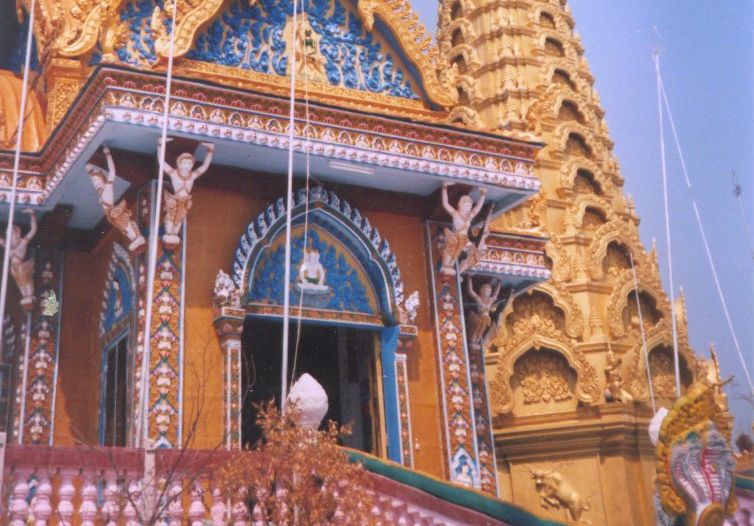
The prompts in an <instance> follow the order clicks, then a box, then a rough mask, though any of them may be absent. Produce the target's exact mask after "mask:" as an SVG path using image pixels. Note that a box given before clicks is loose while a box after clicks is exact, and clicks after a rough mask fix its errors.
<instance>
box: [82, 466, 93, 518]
mask: <svg viewBox="0 0 754 526" xmlns="http://www.w3.org/2000/svg"><path fill="white" fill-rule="evenodd" d="M93 475H94V474H93V473H92V472H91V471H89V470H85V471H84V474H83V479H84V483H83V485H82V486H81V505H80V506H79V517H81V526H94V521H95V520H96V519H97V487H96V486H95V485H94V482H93V481H92V480H93V478H94V477H93Z"/></svg>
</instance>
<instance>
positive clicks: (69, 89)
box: [47, 79, 80, 130]
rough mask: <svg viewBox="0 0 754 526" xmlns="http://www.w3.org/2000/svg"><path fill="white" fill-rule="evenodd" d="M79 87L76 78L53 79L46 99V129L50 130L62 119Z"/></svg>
mask: <svg viewBox="0 0 754 526" xmlns="http://www.w3.org/2000/svg"><path fill="white" fill-rule="evenodd" d="M79 87H80V86H79V82H78V81H76V80H69V79H60V80H56V81H55V87H54V89H53V90H52V96H51V98H50V100H48V109H47V121H48V124H47V128H48V129H50V130H52V129H53V128H55V126H57V124H58V123H59V122H60V121H61V120H62V119H63V116H64V115H65V113H66V112H67V111H68V108H69V107H70V106H71V103H72V102H73V100H74V99H75V98H76V95H78V93H79Z"/></svg>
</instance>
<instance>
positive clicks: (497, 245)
mask: <svg viewBox="0 0 754 526" xmlns="http://www.w3.org/2000/svg"><path fill="white" fill-rule="evenodd" d="M546 242H547V239H546V238H544V237H543V238H533V237H530V238H524V237H519V236H512V235H510V234H503V233H497V232H493V233H491V234H490V235H489V236H488V237H487V249H486V251H485V252H484V254H483V256H482V258H481V260H480V261H479V262H478V263H477V264H476V265H474V266H473V267H471V268H470V269H469V272H470V273H472V274H485V275H492V276H499V277H501V276H512V277H516V278H529V279H531V280H532V281H543V280H546V279H548V278H549V277H550V270H549V269H548V268H547V266H546V263H545V255H544V246H545V243H546Z"/></svg>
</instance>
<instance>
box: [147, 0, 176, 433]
mask: <svg viewBox="0 0 754 526" xmlns="http://www.w3.org/2000/svg"><path fill="white" fill-rule="evenodd" d="M177 12H178V6H177V2H176V3H174V4H173V16H172V23H171V25H170V48H169V51H168V70H167V75H166V80H165V108H164V111H163V113H162V135H161V139H160V141H161V144H162V147H158V148H157V155H158V156H159V172H158V175H157V201H156V203H155V212H154V217H153V218H152V219H153V220H152V224H151V225H150V228H149V255H148V257H147V268H148V269H149V270H148V273H147V301H146V315H145V316H144V318H145V319H144V352H143V353H142V361H141V419H140V420H139V426H140V429H139V430H138V431H139V433H138V436H139V437H140V438H141V441H142V442H141V445H142V447H145V446H146V444H147V441H148V439H149V403H148V402H149V392H148V389H149V381H148V379H149V364H150V361H151V359H150V358H151V356H150V354H151V350H152V349H151V346H152V303H153V302H154V276H155V271H156V266H157V238H158V237H159V233H160V232H159V230H160V212H161V208H162V190H163V186H164V183H165V150H166V148H167V144H166V141H167V134H168V118H169V115H170V89H171V87H172V84H173V47H174V45H175V31H174V30H175V16H176V13H177Z"/></svg>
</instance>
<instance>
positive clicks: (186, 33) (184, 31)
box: [150, 0, 254, 57]
mask: <svg viewBox="0 0 754 526" xmlns="http://www.w3.org/2000/svg"><path fill="white" fill-rule="evenodd" d="M176 2H177V5H178V12H177V13H176V14H175V25H176V29H175V37H174V44H173V56H174V57H181V56H183V55H185V54H186V53H188V52H189V51H190V50H191V45H192V44H193V42H194V38H195V37H196V34H197V32H198V31H199V30H200V29H201V28H202V27H204V26H205V25H206V24H208V23H210V22H211V21H212V19H213V18H214V17H215V16H216V15H217V13H218V12H219V11H220V8H221V7H222V5H223V0H180V1H177V0H172V1H168V2H165V8H164V9H160V8H159V6H158V7H155V9H154V11H153V12H152V19H151V20H150V27H151V29H152V34H153V35H154V38H155V43H154V44H155V51H156V52H157V54H158V55H159V56H161V57H167V56H168V55H169V53H170V32H169V31H168V30H167V26H168V24H169V22H170V20H172V17H173V9H174V7H175V5H176ZM249 3H251V4H253V3H254V0H251V1H250V2H249Z"/></svg>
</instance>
